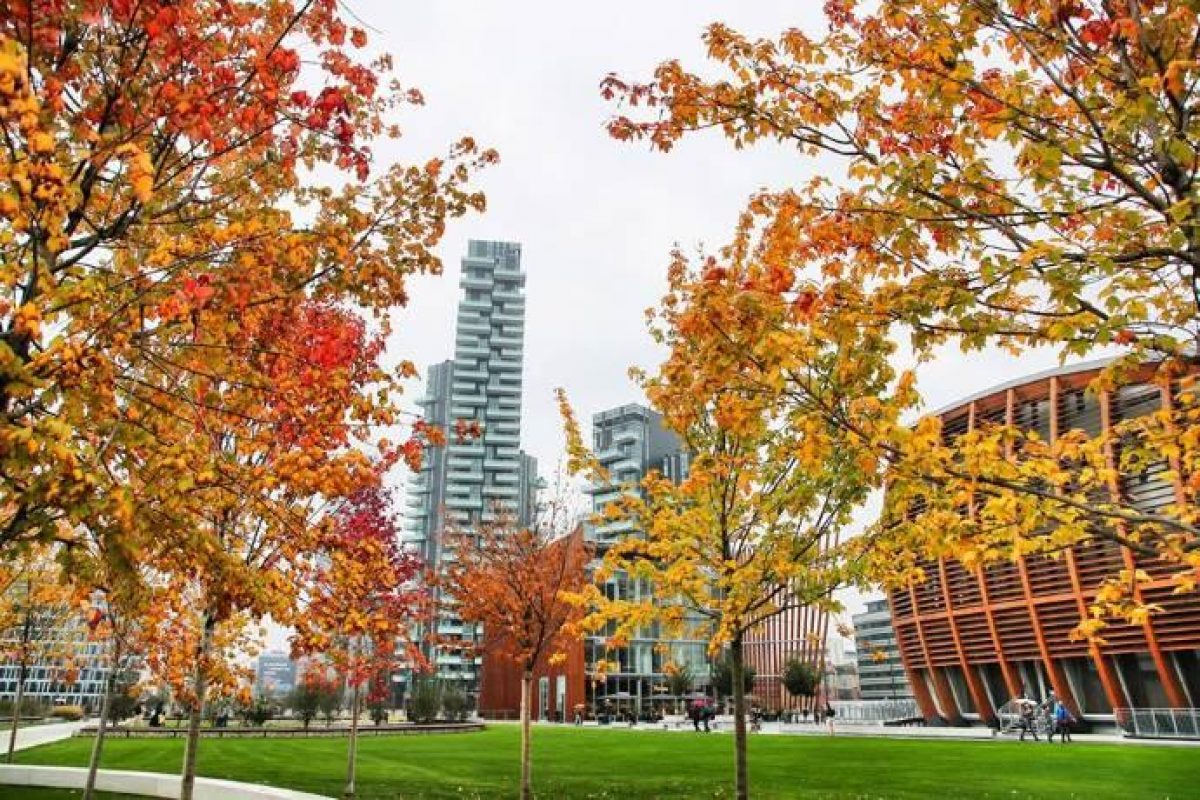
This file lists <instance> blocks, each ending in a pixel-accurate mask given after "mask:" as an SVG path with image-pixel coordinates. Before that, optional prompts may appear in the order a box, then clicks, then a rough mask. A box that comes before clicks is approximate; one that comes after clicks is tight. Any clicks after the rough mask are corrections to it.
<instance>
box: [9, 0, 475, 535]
mask: <svg viewBox="0 0 1200 800" xmlns="http://www.w3.org/2000/svg"><path fill="white" fill-rule="evenodd" d="M366 40H367V35H366V33H365V32H364V30H363V29H362V28H359V27H353V26H351V25H349V24H347V22H346V21H344V20H343V18H342V10H341V9H340V8H339V7H338V5H337V4H336V3H334V2H332V0H304V1H303V2H291V0H272V1H271V2H266V3H251V4H229V3H225V2H217V1H216V0H211V1H209V0H205V1H204V2H196V3H187V4H179V3H176V2H171V1H169V0H150V1H149V2H139V3H136V4H131V3H127V2H115V1H114V2H104V0H94V2H93V1H92V0H89V2H84V3H77V4H67V5H64V4H61V3H52V2H44V1H43V0H13V1H12V2H4V3H3V4H0V126H2V127H3V131H4V142H5V145H4V150H3V156H2V158H0V249H2V253H0V255H2V257H0V264H3V276H4V285H5V286H7V287H9V290H8V294H7V295H6V296H5V297H4V298H2V299H0V304H2V308H0V314H2V315H3V320H2V322H0V325H2V337H3V341H2V343H0V345H2V346H0V350H2V354H3V375H2V376H0V407H2V408H3V410H4V419H3V421H2V425H3V428H2V429H0V459H3V467H4V469H3V475H4V478H3V482H2V483H0V508H3V518H2V519H0V545H5V544H8V543H11V542H15V541H19V540H21V539H26V538H52V537H53V536H54V535H55V533H56V530H58V529H57V528H56V527H55V525H54V523H55V521H57V520H63V519H67V520H70V521H72V523H77V522H88V521H90V519H91V518H93V517H95V516H96V515H100V514H109V515H114V516H116V517H118V518H120V517H122V516H124V515H127V514H128V513H129V506H130V504H131V503H132V499H131V497H130V493H129V492H127V491H126V492H121V491H112V490H110V489H106V488H105V487H104V486H103V485H102V484H103V481H99V480H98V476H100V475H102V474H104V473H105V472H112V473H120V472H121V471H122V470H129V469H131V468H132V467H133V466H134V465H135V464H136V462H138V461H139V459H140V457H141V451H142V450H143V449H145V448H146V447H148V443H147V442H146V441H144V440H139V441H131V439H134V440H138V439H140V437H141V436H142V434H144V433H145V430H144V428H143V422H144V419H145V414H146V413H147V411H148V410H150V411H153V412H155V413H159V412H160V411H161V413H168V414H169V413H170V409H160V408H159V406H160V405H162V404H163V401H164V400H166V399H168V398H173V399H174V400H175V401H176V402H185V403H192V404H194V405H195V406H196V407H203V406H206V405H209V404H211V403H212V402H215V401H216V399H217V398H213V397H205V396H203V395H196V394H194V393H193V394H190V395H187V396H186V397H183V396H181V395H182V394H183V393H182V391H181V392H179V393H174V392H172V391H171V388H170V386H171V385H170V384H165V385H164V384H163V383H162V382H159V381H154V380H146V379H145V373H146V371H147V370H152V369H154V367H155V366H157V367H160V368H161V367H164V365H169V366H170V367H171V368H172V369H177V370H179V371H186V372H189V373H191V374H192V375H209V376H214V375H219V376H225V375H239V373H240V375H239V377H242V378H247V377H249V376H246V375H245V374H244V371H243V370H239V369H235V368H231V367H244V366H245V365H246V363H247V362H248V361H249V360H250V359H248V358H247V356H246V351H245V342H246V341H247V339H249V338H252V337H253V328H254V326H256V325H260V324H262V321H263V320H264V318H270V317H271V316H272V315H276V314H279V313H281V312H284V311H286V310H288V309H290V308H292V307H293V306H294V305H295V304H296V303H297V302H298V301H300V300H304V299H308V300H312V301H316V302H331V301H332V302H341V301H350V302H353V303H356V304H358V305H359V306H361V307H363V308H365V309H369V310H371V311H375V312H380V313H383V312H384V311H385V310H387V309H391V308H394V307H396V306H400V305H403V304H404V303H405V302H406V300H407V293H406V284H405V278H406V276H408V275H410V274H412V273H415V272H424V271H438V270H439V269H440V263H439V262H438V260H437V258H436V257H435V256H434V255H433V253H432V250H431V248H432V247H433V245H435V244H436V243H437V241H438V240H439V239H440V237H441V235H442V233H443V231H444V228H445V223H446V222H447V220H449V219H451V218H453V217H456V216H459V215H461V214H463V213H465V212H466V211H468V210H470V209H473V208H482V205H483V198H482V196H481V195H479V194H477V193H474V192H472V191H471V190H469V189H468V188H467V186H466V181H467V180H468V179H469V177H470V173H471V172H472V171H473V170H474V169H475V167H477V166H481V165H483V164H485V163H489V162H491V161H493V160H494V157H495V156H494V154H493V153H491V152H479V151H478V149H477V147H476V146H475V144H474V143H473V142H472V141H470V140H469V139H468V140H463V141H462V142H460V143H458V144H456V145H454V146H453V147H452V148H451V152H450V153H449V155H448V156H447V157H446V158H445V159H440V158H434V159H431V160H429V161H427V162H425V163H421V164H417V165H411V166H403V165H396V166H391V167H388V166H387V165H379V164H377V163H376V162H375V161H374V160H373V158H372V154H371V150H372V144H373V143H375V142H377V141H378V140H380V139H381V138H387V137H393V136H398V135H399V131H398V129H397V128H396V127H395V126H394V125H393V124H392V122H391V120H390V119H389V115H390V113H391V112H392V111H393V110H394V109H396V108H397V107H398V106H400V105H403V104H419V103H420V102H421V97H420V94H419V93H418V92H417V91H416V90H415V89H410V88H401V87H400V86H399V85H398V84H396V83H392V82H390V79H389V77H388V73H389V72H390V69H391V62H390V59H389V58H388V57H386V56H381V57H378V58H375V59H368V58H367V57H365V56H364V55H362V53H363V50H362V48H364V46H365V45H366ZM301 52H304V53H306V56H305V58H304V59H303V60H302V59H301V56H300V54H301ZM330 179H331V180H332V183H330V184H327V183H326V180H330ZM347 179H348V180H347ZM380 322H381V324H382V325H384V326H385V327H386V321H385V320H382V319H381V320H380ZM201 332H203V333H202V335H201ZM404 370H405V371H408V370H410V367H408V366H405V367H404ZM255 377H262V376H255ZM250 385H254V386H257V387H258V388H259V390H260V392H261V393H262V394H264V395H266V394H269V393H270V390H271V389H272V385H271V384H270V383H269V382H266V381H258V382H254V383H251V384H250ZM380 398H381V399H380V400H379V401H378V404H379V405H381V406H386V405H387V404H388V401H387V400H386V394H385V395H380ZM364 402H365V401H364ZM210 408H211V406H210ZM111 530H112V531H113V533H114V534H120V533H121V532H122V531H121V529H120V528H115V529H111Z"/></svg>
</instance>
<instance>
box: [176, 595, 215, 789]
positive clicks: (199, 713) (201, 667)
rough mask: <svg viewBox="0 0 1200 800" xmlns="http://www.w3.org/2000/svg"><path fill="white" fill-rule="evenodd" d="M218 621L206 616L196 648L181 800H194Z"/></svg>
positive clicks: (184, 751) (181, 782)
mask: <svg viewBox="0 0 1200 800" xmlns="http://www.w3.org/2000/svg"><path fill="white" fill-rule="evenodd" d="M215 624H216V621H215V620H214V619H213V618H212V617H211V616H209V615H208V614H205V615H204V628H203V630H202V631H201V634H200V643H199V644H198V645H197V646H196V666H195V671H194V672H193V673H192V690H193V692H194V693H195V698H194V700H193V702H192V707H191V710H190V713H189V714H188V732H187V742H186V744H185V745H184V750H183V774H182V776H181V778H182V780H181V781H180V784H179V800H192V793H193V792H194V791H195V788H196V748H197V747H198V746H199V744H200V722H201V720H202V719H203V718H204V701H205V699H206V698H205V695H206V694H207V692H208V667H207V661H208V651H209V648H210V647H211V646H212V632H213V627H214V625H215Z"/></svg>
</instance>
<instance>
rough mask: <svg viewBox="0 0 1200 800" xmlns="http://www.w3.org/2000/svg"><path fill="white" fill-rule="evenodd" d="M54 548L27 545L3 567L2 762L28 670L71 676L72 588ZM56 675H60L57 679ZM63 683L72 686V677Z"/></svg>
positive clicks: (76, 618) (12, 740)
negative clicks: (7, 706) (11, 671)
mask: <svg viewBox="0 0 1200 800" xmlns="http://www.w3.org/2000/svg"><path fill="white" fill-rule="evenodd" d="M56 550H57V548H55V547H47V546H32V547H30V548H28V549H27V550H26V551H25V552H24V553H21V554H20V557H19V558H18V559H17V560H15V561H13V562H10V563H8V564H6V565H5V575H4V577H3V580H4V581H5V583H6V585H5V586H4V587H0V588H3V596H2V597H0V625H2V627H0V652H2V653H3V656H4V660H5V662H7V663H8V664H9V665H10V666H12V667H15V672H16V675H15V678H16V680H15V684H16V685H15V699H14V701H13V716H12V721H11V725H10V728H9V733H8V750H7V752H6V755H5V760H6V761H8V762H10V763H11V762H12V758H13V751H14V748H15V747H16V743H17V728H18V727H19V726H20V722H21V706H22V702H23V700H24V699H25V688H26V684H27V683H28V682H29V675H30V672H31V670H32V669H33V668H34V667H35V666H37V667H41V668H43V669H45V670H46V671H47V673H49V674H51V675H53V674H55V673H56V672H59V673H61V674H62V675H65V674H67V673H71V672H74V670H75V669H76V666H75V664H74V660H75V657H76V656H77V655H78V653H77V652H76V643H75V639H74V636H73V634H74V633H76V632H77V631H76V630H75V629H77V628H82V626H83V618H82V616H81V615H80V614H79V611H80V603H79V602H78V600H79V598H78V597H77V594H76V591H75V587H73V586H71V585H70V584H69V583H67V581H66V579H65V577H64V575H63V573H62V569H61V565H60V564H59V562H58V560H57V552H56ZM60 677H61V675H60ZM68 682H73V679H72V680H71V681H68Z"/></svg>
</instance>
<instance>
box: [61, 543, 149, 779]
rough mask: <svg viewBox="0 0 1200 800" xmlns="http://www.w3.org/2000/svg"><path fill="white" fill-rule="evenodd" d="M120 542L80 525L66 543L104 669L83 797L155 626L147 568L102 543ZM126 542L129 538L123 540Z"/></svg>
mask: <svg viewBox="0 0 1200 800" xmlns="http://www.w3.org/2000/svg"><path fill="white" fill-rule="evenodd" d="M117 541H120V540H119V539H117V538H113V537H108V536H104V535H96V534H95V532H94V531H90V530H86V529H85V530H83V531H81V532H77V535H75V536H73V537H71V544H70V546H69V547H66V548H65V553H64V555H63V569H64V570H66V571H67V572H68V573H69V574H70V575H71V576H72V578H73V580H74V581H75V583H76V584H77V585H78V586H79V587H81V589H82V590H83V591H84V592H86V593H88V594H89V597H88V599H87V602H88V609H87V612H86V624H87V629H86V630H87V638H88V640H89V641H90V642H94V643H96V644H97V645H98V655H99V658H97V659H96V661H95V662H94V663H95V664H96V666H98V667H99V668H100V670H102V672H103V674H104V682H103V684H102V687H101V699H100V708H99V719H98V720H97V723H96V733H95V737H94V738H93V740H92V749H91V753H90V755H89V757H88V776H87V782H86V783H85V785H84V790H83V797H84V800H90V799H91V798H92V797H94V796H95V792H96V777H97V774H98V771H99V768H100V757H101V755H102V753H103V750H104V741H105V735H106V733H107V731H108V725H109V723H110V722H113V723H116V722H118V721H120V716H119V715H117V714H114V713H113V712H114V711H116V710H117V709H118V707H120V706H121V705H122V693H124V695H125V698H124V699H125V700H127V701H128V702H127V703H126V704H125V705H126V706H127V705H129V704H131V703H132V698H128V696H127V695H128V692H129V690H130V688H131V687H130V685H129V679H130V675H131V674H134V675H136V669H137V666H138V665H139V663H140V661H141V659H142V654H143V652H144V650H145V648H146V647H147V636H148V633H149V631H152V630H154V623H153V621H152V620H153V619H154V617H155V615H156V599H158V598H156V597H155V589H156V588H161V587H155V586H154V584H153V581H151V580H148V579H147V575H146V569H145V568H144V567H143V568H142V569H135V568H130V567H127V566H125V565H124V564H123V561H124V559H123V558H114V557H111V556H110V555H109V554H106V553H105V552H103V548H104V547H106V546H109V545H112V544H115V543H116V542H117ZM123 543H124V544H128V543H129V540H128V539H125V540H124V541H123Z"/></svg>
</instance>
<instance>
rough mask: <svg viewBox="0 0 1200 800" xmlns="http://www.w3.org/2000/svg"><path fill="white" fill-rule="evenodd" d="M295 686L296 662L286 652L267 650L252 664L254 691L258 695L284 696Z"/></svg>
mask: <svg viewBox="0 0 1200 800" xmlns="http://www.w3.org/2000/svg"><path fill="white" fill-rule="evenodd" d="M295 688H296V662H295V661H293V660H292V658H291V656H289V655H288V654H287V653H279V652H267V653H263V654H261V655H260V656H259V657H258V660H257V661H256V662H255V664H254V691H255V692H256V693H257V694H258V695H259V696H260V697H284V696H286V695H288V694H290V693H291V691H292V690H293V689H295Z"/></svg>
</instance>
